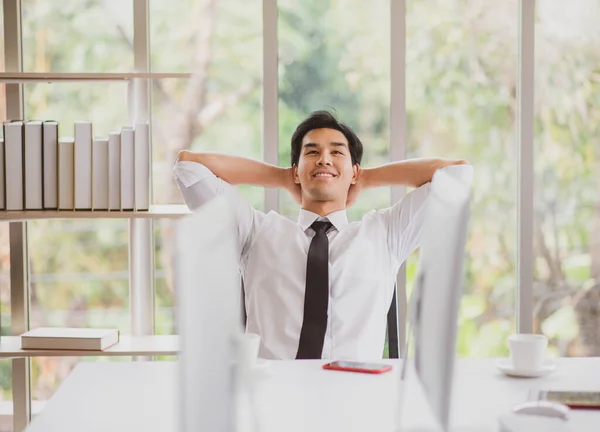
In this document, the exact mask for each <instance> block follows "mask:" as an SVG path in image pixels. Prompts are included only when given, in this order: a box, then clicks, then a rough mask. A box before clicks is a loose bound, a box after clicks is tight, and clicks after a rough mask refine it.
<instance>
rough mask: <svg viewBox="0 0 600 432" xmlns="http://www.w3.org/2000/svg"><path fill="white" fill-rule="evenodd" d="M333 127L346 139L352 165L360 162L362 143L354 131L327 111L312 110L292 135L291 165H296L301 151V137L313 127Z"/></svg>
mask: <svg viewBox="0 0 600 432" xmlns="http://www.w3.org/2000/svg"><path fill="white" fill-rule="evenodd" d="M323 128H324V129H335V130H337V131H340V132H341V133H343V134H344V136H345V137H346V139H347V140H348V147H349V150H350V156H351V157H352V165H356V164H360V161H361V160H362V154H363V145H362V143H361V142H360V139H358V137H357V136H356V134H355V133H354V131H353V130H352V129H351V128H350V126H348V125H347V124H345V123H342V122H340V121H338V120H337V119H336V118H335V116H334V115H333V114H331V113H330V112H329V111H314V112H312V113H311V114H310V115H309V116H308V117H307V118H306V119H305V120H304V121H302V123H300V124H299V125H298V127H297V128H296V131H295V132H294V134H293V135H292V165H298V161H299V160H300V152H301V151H302V139H303V138H304V136H305V135H306V134H307V133H309V132H310V131H311V130H314V129H323Z"/></svg>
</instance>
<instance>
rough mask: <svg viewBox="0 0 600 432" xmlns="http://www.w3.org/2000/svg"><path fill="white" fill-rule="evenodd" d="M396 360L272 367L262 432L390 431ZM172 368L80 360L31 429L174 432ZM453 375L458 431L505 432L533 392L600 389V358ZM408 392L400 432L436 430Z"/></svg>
mask: <svg viewBox="0 0 600 432" xmlns="http://www.w3.org/2000/svg"><path fill="white" fill-rule="evenodd" d="M390 362H391V363H392V364H393V365H394V370H393V371H392V372H390V373H387V374H383V375H379V376H377V375H376V376H371V375H364V374H351V373H344V372H336V371H324V370H322V369H321V368H320V365H321V364H322V363H323V362H322V361H286V362H271V364H270V365H269V372H268V374H265V375H264V376H263V377H262V378H261V379H260V381H259V384H258V394H257V400H258V411H259V412H260V419H261V431H266V432H270V431H277V432H280V431H286V432H287V431H289V432H293V431H305V430H310V431H325V430H326V431H328V432H335V431H344V432H349V431H361V432H362V431H377V432H380V431H386V430H390V431H391V430H393V424H394V417H393V412H394V409H395V407H396V406H397V392H396V388H397V387H396V386H397V382H398V377H399V372H400V368H401V364H400V362H399V361H393V360H392V361H390ZM176 370H177V364H176V363H174V362H134V363H83V364H80V365H78V366H77V367H76V369H75V370H74V371H73V372H72V373H71V375H70V376H69V377H68V378H67V379H66V380H65V382H64V383H63V384H62V386H61V387H60V388H59V389H58V391H57V392H56V394H55V395H54V397H53V398H52V399H51V400H50V401H49V402H48V403H47V405H46V407H45V409H44V410H43V411H42V413H41V414H39V415H38V416H37V417H36V418H34V420H33V422H32V424H31V426H30V427H29V428H28V429H27V430H28V431H29V432H39V431H50V430H52V431H53V430H60V431H64V432H70V431H82V430H85V431H89V432H95V431H102V432H104V431H114V432H118V431H138V430H143V431H149V432H151V431H161V432H163V431H171V430H174V429H175V424H176V423H175V416H176V413H177V409H176V406H177V405H176V403H177V402H176V398H177V389H176V385H177V384H176ZM456 372H457V373H456V380H455V384H454V400H453V408H452V425H453V427H452V429H453V430H460V431H465V430H468V431H485V430H492V431H498V430H500V429H499V423H498V417H499V416H501V415H504V414H507V413H509V412H510V410H511V408H512V407H513V405H514V404H516V403H519V402H521V401H524V400H525V399H526V397H527V392H528V390H529V389H530V388H552V389H556V390H572V389H578V390H600V358H582V359H561V360H559V365H558V368H557V370H556V371H555V372H554V373H553V374H551V375H549V376H547V377H545V378H541V379H516V378H508V377H505V376H503V375H501V374H500V373H499V372H498V371H497V370H496V368H495V367H494V360H471V359H469V360H459V361H458V362H457V370H456ZM406 386H407V387H406V388H405V395H404V401H405V405H404V408H403V411H402V419H403V420H402V426H403V428H408V429H410V430H415V429H419V430H430V428H432V427H433V425H434V424H433V423H432V421H431V420H430V419H429V418H428V416H427V413H428V407H426V406H424V404H423V401H422V398H421V396H420V395H419V394H418V387H416V384H414V379H411V377H409V379H408V380H407V384H406ZM518 419H522V420H526V421H537V422H538V423H536V426H535V430H545V431H548V430H551V428H552V427H553V426H556V427H557V429H556V430H561V431H562V430H569V431H571V430H572V431H578V432H580V431H600V411H572V415H571V420H570V421H568V422H562V421H561V420H556V419H544V418H542V419H540V418H536V417H530V416H519V417H518ZM540 422H541V423H540ZM529 425H530V426H531V423H529ZM527 429H530V430H533V429H531V428H529V427H528V428H525V430H527Z"/></svg>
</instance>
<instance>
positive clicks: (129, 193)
mask: <svg viewBox="0 0 600 432" xmlns="http://www.w3.org/2000/svg"><path fill="white" fill-rule="evenodd" d="M134 181H135V180H134V132H133V128H131V127H124V128H123V130H122V131H121V210H133V209H134V207H135V199H134V193H135V189H134Z"/></svg>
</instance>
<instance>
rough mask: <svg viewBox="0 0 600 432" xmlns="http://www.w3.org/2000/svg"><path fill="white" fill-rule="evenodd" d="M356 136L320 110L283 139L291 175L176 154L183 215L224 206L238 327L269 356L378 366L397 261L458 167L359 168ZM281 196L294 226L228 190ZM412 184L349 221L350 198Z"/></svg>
mask: <svg viewBox="0 0 600 432" xmlns="http://www.w3.org/2000/svg"><path fill="white" fill-rule="evenodd" d="M362 153H363V146H362V143H361V141H360V140H359V139H358V137H357V136H356V134H355V133H354V132H353V131H352V129H350V127H348V126H347V125H345V124H344V123H341V122H339V121H338V120H337V119H336V118H335V117H334V116H333V115H332V114H330V113H329V112H326V111H317V112H314V113H312V114H311V115H310V116H309V117H308V118H307V119H306V120H304V121H303V122H302V123H300V125H299V126H298V128H297V129H296V131H295V132H294V135H293V136H292V158H291V159H292V160H291V167H290V168H279V167H276V166H273V165H269V164H266V163H263V162H258V161H254V160H250V159H245V158H241V157H236V156H229V155H223V154H214V153H202V152H196V153H193V152H188V151H183V152H181V153H180V154H179V158H178V161H177V163H176V165H175V168H174V173H175V178H176V180H177V182H178V184H179V187H180V189H181V191H182V194H183V196H184V199H185V201H186V203H187V205H188V206H189V207H190V209H192V210H194V209H196V208H199V207H201V206H202V205H203V204H204V203H206V202H208V201H210V200H211V199H212V198H214V197H215V196H217V195H225V196H226V197H227V198H228V200H229V201H230V203H231V204H232V211H233V212H234V213H235V218H236V221H237V238H238V244H239V251H240V270H241V274H242V278H243V281H244V288H245V307H246V313H247V323H246V331H247V332H251V333H257V334H259V335H260V336H261V339H262V340H261V346H260V356H261V357H263V358H270V359H294V358H297V359H311V358H326V359H330V358H336V359H356V360H366V359H378V358H381V357H382V355H383V349H384V343H385V331H386V314H387V311H388V309H389V306H390V302H391V300H392V296H393V289H394V283H395V280H396V274H397V272H398V269H399V267H400V265H401V264H402V263H403V262H404V261H405V260H406V258H407V257H408V256H409V255H410V254H411V253H412V252H413V251H414V250H415V248H416V247H417V246H418V240H419V234H420V231H421V227H422V224H423V212H424V204H425V202H426V200H427V195H428V191H429V184H428V183H429V182H430V181H431V179H432V177H433V174H434V172H435V171H436V170H437V169H440V168H443V167H445V166H449V165H458V164H464V163H466V162H465V161H464V160H459V159H456V160H453V159H438V158H435V159H411V160H406V161H400V162H394V163H390V164H387V165H383V166H380V167H376V168H367V169H361V167H360V162H361V159H362ZM235 184H251V185H256V186H263V187H272V188H282V189H285V190H287V191H288V192H290V193H291V194H292V196H293V197H294V199H295V200H296V201H297V202H298V203H300V205H301V210H300V214H299V215H298V220H297V221H291V220H289V219H288V218H286V217H284V216H281V215H280V214H278V213H276V212H269V213H268V214H265V213H263V212H260V211H258V210H256V209H253V208H252V207H251V206H250V205H249V204H248V203H246V202H245V201H244V200H243V199H242V198H241V197H240V196H239V195H238V194H237V192H236V190H235V188H233V187H232V186H231V185H235ZM383 186H411V187H416V188H417V189H415V190H414V191H413V192H411V193H410V194H408V195H407V196H406V197H405V198H404V199H403V200H402V201H400V202H398V203H396V204H394V205H393V206H392V207H390V208H386V209H381V210H377V211H375V210H373V211H370V212H368V213H367V214H366V215H364V217H363V218H362V220H361V221H358V222H349V221H348V218H347V215H346V209H347V208H348V207H349V206H351V205H352V204H353V203H354V202H355V201H356V198H357V197H358V195H359V194H360V191H362V190H364V189H368V188H374V187H383Z"/></svg>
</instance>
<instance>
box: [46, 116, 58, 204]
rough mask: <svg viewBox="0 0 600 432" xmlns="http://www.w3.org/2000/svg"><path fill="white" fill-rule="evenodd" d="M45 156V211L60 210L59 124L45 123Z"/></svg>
mask: <svg viewBox="0 0 600 432" xmlns="http://www.w3.org/2000/svg"><path fill="white" fill-rule="evenodd" d="M42 143H43V144H42V145H43V150H42V153H43V156H44V169H43V171H44V187H43V189H44V199H43V207H44V209H48V210H54V209H57V208H58V123H57V122H53V121H46V122H44V126H43V139H42Z"/></svg>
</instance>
